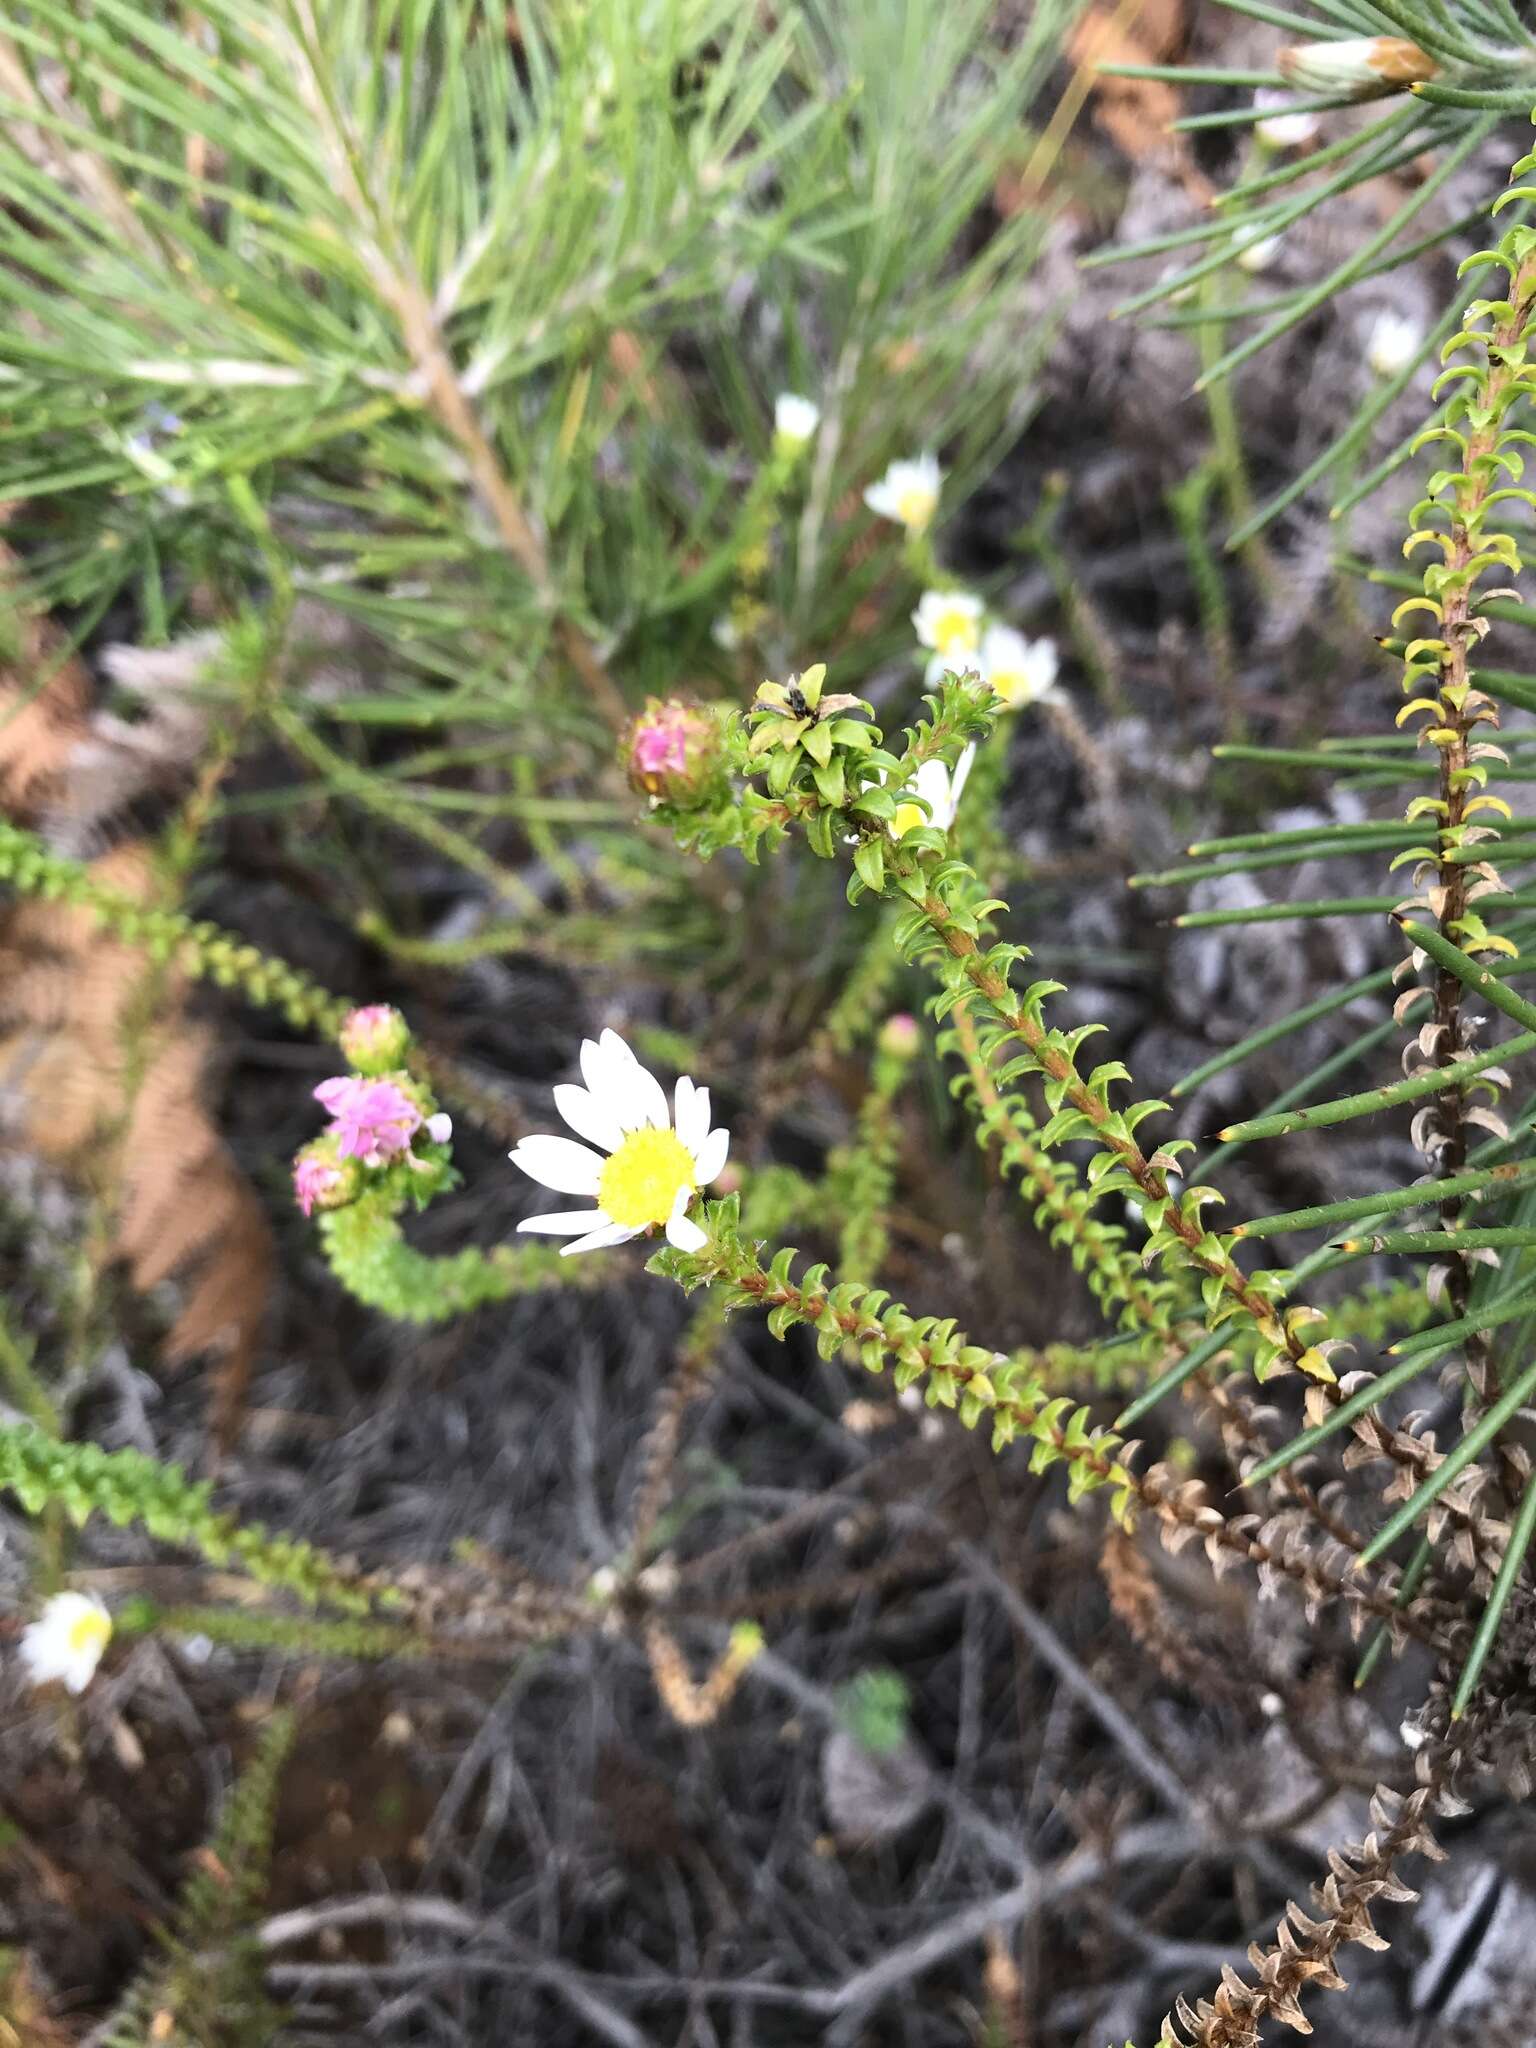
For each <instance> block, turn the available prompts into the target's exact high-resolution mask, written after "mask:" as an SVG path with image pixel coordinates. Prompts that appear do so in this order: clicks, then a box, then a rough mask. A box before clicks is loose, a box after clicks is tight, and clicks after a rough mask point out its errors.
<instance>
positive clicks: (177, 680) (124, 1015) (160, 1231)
mask: <svg viewBox="0 0 1536 2048" xmlns="http://www.w3.org/2000/svg"><path fill="white" fill-rule="evenodd" d="M7 567H8V560H7V558H6V557H5V556H4V555H3V553H0V583H3V581H4V579H5V573H6V569H7ZM18 632H19V635H20V640H21V651H22V659H21V661H20V662H18V663H17V664H15V665H14V666H13V667H10V668H7V667H5V666H3V665H0V806H3V808H4V809H5V811H6V813H7V814H8V815H9V816H11V817H13V818H14V819H16V820H17V821H18V822H22V823H26V824H30V825H34V826H36V827H38V828H39V829H41V830H42V831H43V832H44V833H45V835H46V836H48V837H49V838H50V839H51V840H53V841H54V842H56V843H65V844H69V845H71V846H72V847H74V848H76V849H84V848H88V847H93V846H96V847H99V846H100V845H101V843H102V841H103V839H104V838H106V837H109V836H110V834H111V832H112V830H113V821H114V820H120V819H122V818H123V817H125V816H126V815H127V814H129V813H130V812H131V809H132V806H133V804H134V802H135V801H136V799H137V798H138V797H140V796H142V795H143V794H145V793H146V792H147V791H150V790H153V791H155V792H157V793H162V792H168V791H170V790H172V789H173V788H174V787H176V786H177V785H178V783H179V785H180V786H185V785H186V784H187V782H188V781H189V780H190V778H191V775H192V773H193V771H194V769H195V766H196V755H197V752H198V749H199V748H200V746H201V743H202V740H203V737H204V720H203V718H202V715H201V713H200V712H199V711H198V710H197V709H196V708H195V707H194V706H193V705H192V703H191V701H190V699H189V697H188V695H187V694H186V693H187V690H188V688H189V686H190V682H191V679H192V676H193V671H194V669H195V668H197V667H200V666H201V665H202V663H203V662H204V661H205V660H206V658H207V654H208V649H207V647H206V646H204V645H201V644H199V645H198V646H197V647H195V648H193V649H192V650H191V651H190V652H189V651H187V650H186V649H182V650H177V649H171V650H167V652H166V655H165V656H164V657H160V658H158V659H157V658H156V657H154V656H149V657H145V658H143V659H141V660H138V661H136V662H135V661H124V660H118V661H117V663H116V668H117V670H119V671H121V672H122V674H123V676H124V678H125V679H132V680H133V681H135V682H136V683H137V684H138V685H140V686H141V687H142V688H143V690H144V694H145V698H146V702H147V703H148V706H149V708H148V712H147V715H146V717H145V719H144V720H143V721H142V722H141V723H136V724H131V725H130V724H125V723H124V722H122V721H120V720H116V719H112V718H103V717H96V716H94V715H93V712H92V697H93V691H92V686H91V680H90V677H89V676H88V674H87V673H86V672H85V670H84V668H83V666H82V665H81V663H80V662H79V661H78V660H77V659H75V658H74V657H73V656H71V655H69V654H68V653H67V651H65V650H63V649H62V647H61V645H60V643H59V642H58V639H57V636H56V635H55V634H54V633H53V631H52V629H51V628H50V627H49V626H48V624H47V622H46V621H38V620H23V621H22V622H21V624H20V625H19V627H18ZM117 653H118V654H119V655H121V654H122V650H117ZM172 656H174V657H175V659H174V660H171V659H170V657H172ZM7 712H9V714H10V715H9V716H7ZM90 871H91V873H92V874H93V875H94V876H95V877H96V878H97V879H98V880H100V881H101V882H103V883H106V884H107V885H109V886H110V887H111V888H112V889H113V890H114V891H115V892H117V893H119V894H121V895H126V896H131V897H133V898H135V899H136V900H138V901H141V902H150V901H153V900H155V899H156V898H157V897H158V896H159V895H160V894H161V893H162V890H163V885H162V881H161V877H160V875H159V872H158V870H157V866H156V863H155V860H154V858H153V855H152V852H151V850H150V848H149V847H148V845H147V844H145V843H144V842H143V841H142V840H139V839H128V840H122V841H120V842H119V843H117V844H116V845H113V846H111V847H110V848H109V850H107V851H104V852H99V853H98V854H97V857H96V858H95V859H94V860H92V861H91V862H90ZM186 1000H187V989H186V985H185V983H184V981H183V980H182V979H181V977H179V976H178V975H176V974H175V973H173V972H172V971H170V970H168V969H162V968H157V967H155V966H153V965H152V964H151V963H149V962H147V961H146V960H145V958H144V956H143V955H142V954H141V953H139V952H138V951H137V950H136V949H134V948H133V947H131V946H127V945H124V944H121V943H119V942H118V941H116V940H113V939H110V938H108V937H106V936H104V934H103V933H102V930H101V927H100V925H99V924H98V922H97V920H96V919H95V918H94V917H93V916H92V915H91V914H90V913H89V912H88V911H85V910H82V909H79V908H75V907H72V906H70V905H67V904H59V903H48V902H43V901H37V900H31V899H23V900H20V901H18V902H16V903H14V904H13V905H12V906H11V907H10V909H9V911H8V912H7V913H6V914H5V917H4V920H3V922H0V1100H3V1103H4V1108H5V1111H6V1116H5V1122H6V1124H7V1126H8V1129H9V1134H10V1135H11V1137H12V1138H13V1140H14V1141H15V1142H17V1143H19V1144H21V1145H23V1146H24V1147H25V1148H26V1149H27V1150H29V1151H31V1152H33V1153H35V1154H36V1155H37V1156H39V1157H40V1158H43V1159H46V1160H48V1161H49V1162H51V1163H52V1164H54V1165H56V1166H58V1167H59V1168H60V1169H62V1170H64V1171H66V1172H68V1173H70V1174H73V1175H77V1176H83V1177H85V1178H86V1179H88V1181H89V1182H90V1184H91V1185H92V1187H93V1188H94V1190H95V1191H96V1192H97V1193H98V1194H99V1195H100V1196H101V1197H102V1198H103V1199H104V1200H105V1201H106V1203H107V1204H108V1206H109V1209H110V1211H111V1214H112V1217H113V1237H112V1251H113V1254H114V1255H115V1256H116V1257H118V1258H121V1259H122V1260H124V1261H125V1262H126V1265H127V1268H128V1273H129V1277H130V1279H131V1281H132V1284H133V1285H134V1287H135V1288H137V1289H139V1290H140V1291H141V1292H142V1291H147V1290H149V1289H151V1288H154V1287H158V1286H160V1285H161V1284H162V1283H164V1282H166V1281H169V1280H173V1279H174V1280H175V1281H176V1282H177V1284H178V1285H179V1287H180V1289H181V1300H180V1304H179V1307H178V1309H177V1311H176V1314H175V1316H174V1319H173V1321H172V1323H171V1327H170V1330H169V1332H168V1335H167V1337H166V1340H165V1355H166V1357H167V1359H168V1360H170V1361H172V1362H173V1363H180V1362H184V1361H186V1360H189V1359H191V1358H194V1357H198V1356H207V1357H210V1358H212V1359H214V1360H216V1361H217V1377H216V1381H215V1393H214V1400H213V1415H212V1423H213V1428H214V1432H215V1436H216V1438H217V1440H218V1441H219V1442H220V1443H227V1442H228V1441H229V1439H230V1437H231V1436H232V1434H233V1432H234V1430H235V1428H236V1427H237V1425H238V1420H239V1415H240V1411H241V1408H242V1405H243V1399H244V1390H245V1386H246V1383H247V1380H248V1378H249V1375H250V1369H251V1362H252V1357H253V1352H254V1347H255V1344H256V1341H257V1337H258V1334H259V1331H260V1327H261V1320H262V1315H263V1311H264V1308H265V1304H266V1299H267V1294H268V1290H269V1286H270V1280H271V1272H272V1263H273V1254H272V1244H271V1234H270V1231H269V1230H268V1227H267V1223H266V1219H265V1215H264V1213H263V1211H262V1208H261V1205H260V1204H259V1203H258V1201H257V1199H256V1197H255V1195H254V1194H253V1193H252V1192H251V1189H250V1188H249V1186H248V1185H247V1183H246V1181H245V1180H244V1178H243V1176H242V1175H241V1174H240V1172H239V1170H238V1168H237V1167H236V1165H235V1163H234V1160H233V1159H232V1157H231V1156H230V1154H229V1152H228V1150H227V1148H226V1147H225V1146H224V1144H223V1143H222V1141H221V1139H220V1138H219V1135H218V1132H217V1129H216V1127H215V1125H214V1123H213V1121H212V1118H211V1117H210V1115H209V1111H208V1107H207V1102H208V1095H209V1074H210V1069H211V1061H212V1055H213V1051H214V1045H213V1039H212V1035H211V1033H210V1032H209V1031H208V1030H207V1029H206V1028H205V1027H204V1026H202V1025H199V1024H196V1023H194V1022H192V1021H191V1020H190V1019H189V1018H188V1017H187V1015H186V1008H185V1005H186Z"/></svg>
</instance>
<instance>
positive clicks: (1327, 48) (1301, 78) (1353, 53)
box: [1275, 36, 1440, 100]
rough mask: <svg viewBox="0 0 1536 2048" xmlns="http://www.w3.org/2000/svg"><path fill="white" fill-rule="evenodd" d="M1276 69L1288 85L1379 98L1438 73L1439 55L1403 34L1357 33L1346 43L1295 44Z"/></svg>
mask: <svg viewBox="0 0 1536 2048" xmlns="http://www.w3.org/2000/svg"><path fill="white" fill-rule="evenodd" d="M1275 63H1276V68H1277V69H1278V70H1279V73H1280V76H1281V77H1282V78H1283V79H1284V80H1285V82H1286V84H1287V85H1294V86H1296V87H1297V88H1298V89H1299V90H1300V91H1302V92H1315V93H1326V94H1328V95H1330V96H1333V95H1337V96H1339V97H1340V98H1348V99H1352V100H1373V99H1377V98H1379V97H1381V96H1382V95H1383V94H1385V93H1389V92H1401V91H1402V89H1403V87H1404V86H1408V85H1416V84H1417V83H1419V81H1420V80H1422V79H1426V78H1434V77H1435V76H1437V74H1438V72H1439V69H1440V67H1439V65H1438V64H1437V63H1436V62H1435V60H1434V58H1433V57H1431V56H1429V55H1428V54H1427V53H1426V52H1425V51H1423V50H1421V49H1420V48H1419V46H1418V44H1417V43H1410V42H1408V41H1406V40H1405V39H1404V38H1403V37H1402V36H1352V37H1350V38H1349V39H1348V40H1347V41H1345V42H1340V43H1293V44H1291V46H1290V47H1289V48H1288V49H1284V50H1282V51H1281V52H1280V54H1279V56H1278V57H1277V58H1276V60H1275Z"/></svg>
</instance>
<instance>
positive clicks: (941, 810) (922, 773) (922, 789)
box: [890, 740, 976, 839]
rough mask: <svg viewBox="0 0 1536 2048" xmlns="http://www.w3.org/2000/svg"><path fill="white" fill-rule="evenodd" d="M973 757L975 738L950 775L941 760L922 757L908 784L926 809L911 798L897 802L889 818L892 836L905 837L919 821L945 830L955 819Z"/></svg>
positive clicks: (939, 829)
mask: <svg viewBox="0 0 1536 2048" xmlns="http://www.w3.org/2000/svg"><path fill="white" fill-rule="evenodd" d="M975 758H976V742H975V741H974V740H972V742H971V744H970V745H969V746H968V747H967V748H966V750H965V752H964V753H963V754H962V755H961V756H960V759H959V760H958V761H957V762H956V764H955V772H954V774H953V775H951V774H950V772H949V770H948V769H947V768H946V767H945V766H944V763H943V762H942V761H925V762H924V763H923V765H922V767H921V768H919V769H918V771H917V773H916V774H915V775H914V776H913V778H912V780H911V782H910V783H909V784H908V786H907V787H908V789H909V790H910V792H911V794H912V795H913V796H920V797H921V798H922V799H923V801H924V802H925V803H926V804H927V806H928V809H927V811H923V810H922V809H920V808H919V806H918V805H917V804H915V803H912V802H911V801H906V802H899V803H898V804H897V806H896V815H895V817H894V818H892V820H891V822H890V834H891V837H892V838H893V839H904V838H905V837H906V835H907V834H908V833H909V832H915V831H916V830H917V828H918V827H919V826H920V825H931V826H933V827H934V829H935V830H936V831H939V832H947V831H948V830H949V828H950V826H951V825H953V824H954V822H955V813H956V812H957V811H958V810H959V808H960V798H961V796H962V794H963V793H964V790H965V784H966V778H967V776H968V775H969V774H970V772H971V763H972V762H973V761H974V760H975Z"/></svg>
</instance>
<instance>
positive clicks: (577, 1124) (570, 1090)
mask: <svg viewBox="0 0 1536 2048" xmlns="http://www.w3.org/2000/svg"><path fill="white" fill-rule="evenodd" d="M555 1108H556V1109H557V1110H558V1111H559V1112H560V1115H561V1117H562V1119H563V1120H564V1121H565V1122H566V1123H568V1124H569V1125H570V1127H571V1129H572V1130H573V1131H574V1132H575V1133H576V1135H577V1137H578V1138H585V1139H586V1141H587V1143H588V1144H589V1145H600V1146H601V1147H602V1149H603V1151H605V1152H615V1151H617V1150H618V1148H619V1146H620V1145H622V1144H623V1142H624V1127H623V1125H622V1124H621V1123H620V1122H619V1120H618V1118H617V1117H616V1116H615V1115H614V1114H613V1112H612V1111H611V1110H610V1109H609V1108H608V1106H607V1104H606V1103H604V1102H602V1101H600V1100H599V1098H598V1097H597V1096H595V1095H589V1094H588V1092H587V1090H586V1089H585V1088H578V1087H577V1086H576V1084H575V1082H574V1081H562V1082H561V1083H560V1085H559V1086H558V1087H557V1088H556V1090H555Z"/></svg>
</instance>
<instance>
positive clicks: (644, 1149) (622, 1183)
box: [597, 1130, 694, 1230]
mask: <svg viewBox="0 0 1536 2048" xmlns="http://www.w3.org/2000/svg"><path fill="white" fill-rule="evenodd" d="M693 1176H694V1164H693V1154H692V1153H691V1152H690V1151H689V1150H688V1147H687V1146H686V1145H685V1144H684V1143H683V1141H682V1139H681V1138H680V1137H679V1136H678V1135H677V1133H676V1131H658V1130H644V1131H631V1132H630V1134H629V1136H628V1137H627V1138H626V1139H625V1140H624V1142H623V1144H622V1145H620V1147H619V1149H618V1150H617V1152H614V1153H611V1154H610V1155H609V1158H608V1163H607V1165H606V1166H604V1168H603V1177H602V1179H601V1180H600V1181H599V1182H598V1184H597V1200H598V1205H599V1207H600V1208H602V1209H604V1210H606V1212H607V1213H608V1215H610V1216H611V1217H612V1218H613V1220H614V1222H615V1223H622V1224H623V1226H624V1228H625V1229H626V1230H640V1229H642V1228H643V1227H644V1226H645V1225H646V1224H647V1223H665V1222H666V1220H667V1218H668V1217H669V1216H670V1215H671V1214H672V1205H673V1204H674V1203H675V1202H676V1200H677V1195H678V1190H679V1189H680V1188H688V1189H690V1190H691V1189H692V1188H693V1186H694V1178H693Z"/></svg>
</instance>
